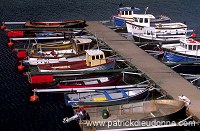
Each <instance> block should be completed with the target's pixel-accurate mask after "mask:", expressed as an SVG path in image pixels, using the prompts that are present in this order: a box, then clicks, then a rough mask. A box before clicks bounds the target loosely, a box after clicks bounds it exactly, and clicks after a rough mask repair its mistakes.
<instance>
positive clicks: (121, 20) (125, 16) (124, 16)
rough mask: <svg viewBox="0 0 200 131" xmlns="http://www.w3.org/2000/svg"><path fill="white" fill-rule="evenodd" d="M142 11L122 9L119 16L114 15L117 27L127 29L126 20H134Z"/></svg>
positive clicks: (118, 13) (128, 8)
mask: <svg viewBox="0 0 200 131" xmlns="http://www.w3.org/2000/svg"><path fill="white" fill-rule="evenodd" d="M140 12H141V10H140V9H139V8H136V7H120V8H118V9H117V14H115V15H113V18H112V19H113V21H114V25H115V27H126V20H132V19H133V14H139V13H140Z"/></svg>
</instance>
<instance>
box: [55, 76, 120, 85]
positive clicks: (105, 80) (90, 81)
mask: <svg viewBox="0 0 200 131" xmlns="http://www.w3.org/2000/svg"><path fill="white" fill-rule="evenodd" d="M121 80H122V74H118V75H112V76H103V75H102V76H97V77H90V78H81V79H74V80H63V81H60V82H59V84H58V85H57V86H58V88H84V87H95V86H109V85H116V84H118V83H119V82H120V81H121Z"/></svg>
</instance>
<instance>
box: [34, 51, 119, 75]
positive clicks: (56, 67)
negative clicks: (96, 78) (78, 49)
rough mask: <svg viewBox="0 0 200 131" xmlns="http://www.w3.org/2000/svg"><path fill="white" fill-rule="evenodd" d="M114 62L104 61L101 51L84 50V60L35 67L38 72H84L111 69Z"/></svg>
mask: <svg viewBox="0 0 200 131" xmlns="http://www.w3.org/2000/svg"><path fill="white" fill-rule="evenodd" d="M114 66H115V61H114V60H110V59H106V58H105V55H104V52H103V51H101V50H98V49H97V50H86V60H81V61H75V62H62V63H53V64H39V65H37V67H38V70H39V71H40V72H60V71H86V70H106V69H113V68H114Z"/></svg>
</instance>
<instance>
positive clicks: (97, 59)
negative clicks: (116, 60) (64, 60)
mask: <svg viewBox="0 0 200 131" xmlns="http://www.w3.org/2000/svg"><path fill="white" fill-rule="evenodd" d="M85 52H86V65H87V66H97V65H101V64H105V63H106V59H105V54H104V52H103V51H101V50H86V51H85Z"/></svg>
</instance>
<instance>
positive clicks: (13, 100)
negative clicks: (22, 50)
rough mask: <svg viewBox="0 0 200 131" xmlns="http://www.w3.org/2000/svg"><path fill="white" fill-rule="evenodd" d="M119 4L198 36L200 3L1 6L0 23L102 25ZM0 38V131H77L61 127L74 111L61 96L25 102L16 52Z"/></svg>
mask: <svg viewBox="0 0 200 131" xmlns="http://www.w3.org/2000/svg"><path fill="white" fill-rule="evenodd" d="M120 3H123V4H124V5H127V6H136V7H139V8H141V9H145V8H146V7H149V9H148V11H147V12H149V13H153V14H155V15H159V14H162V15H166V16H169V17H170V18H171V19H172V20H173V21H178V22H185V23H186V24H187V25H188V27H189V29H193V30H194V31H195V33H196V34H197V36H200V24H199V20H200V18H199V17H198V16H199V14H198V12H200V8H199V5H200V1H199V0H193V1H188V0H162V1H161V0H151V1H150V0H143V1H141V0H134V1H133V0H123V1H122V0H115V1H110V0H104V1H103V0H95V1H93V0H82V1H80V0H67V1H63V0H56V1H53V0H44V1H39V0H35V1H33V0H21V1H14V0H2V1H1V4H0V16H1V17H0V21H26V20H31V21H62V20H67V19H85V20H89V21H104V20H110V18H111V16H112V15H113V13H115V11H116V9H117V8H118V5H119V4H120ZM0 35H1V40H0V56H1V57H0V101H1V102H0V116H1V117H0V130H2V131H27V130H32V131H41V130H44V131H61V130H66V131H71V130H76V131H78V130H80V128H79V127H78V125H77V124H76V123H70V124H69V125H65V124H63V123H62V119H63V118H64V117H67V116H68V117H69V116H71V115H72V110H71V109H70V108H68V107H66V106H65V104H64V99H63V96H62V95H61V94H42V95H40V101H39V102H38V103H34V104H33V103H31V102H29V97H30V95H32V92H31V87H30V85H29V83H28V81H27V79H26V77H24V76H23V75H22V74H20V73H19V72H18V71H17V64H18V63H17V60H16V56H15V52H14V51H13V50H12V49H10V48H9V47H7V42H8V41H7V37H6V35H5V34H4V33H3V32H0Z"/></svg>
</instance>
